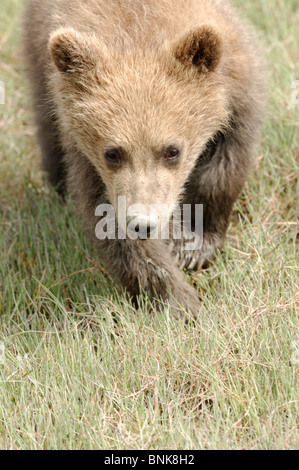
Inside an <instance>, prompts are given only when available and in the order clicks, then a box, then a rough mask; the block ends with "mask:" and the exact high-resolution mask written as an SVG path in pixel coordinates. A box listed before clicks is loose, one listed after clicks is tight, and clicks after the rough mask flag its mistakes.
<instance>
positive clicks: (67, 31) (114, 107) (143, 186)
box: [49, 25, 229, 227]
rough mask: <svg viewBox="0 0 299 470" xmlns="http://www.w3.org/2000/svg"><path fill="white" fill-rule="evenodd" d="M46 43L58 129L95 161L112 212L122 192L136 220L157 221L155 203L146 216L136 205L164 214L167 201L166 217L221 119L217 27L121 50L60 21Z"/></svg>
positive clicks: (224, 109)
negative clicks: (151, 215)
mask: <svg viewBox="0 0 299 470" xmlns="http://www.w3.org/2000/svg"><path fill="white" fill-rule="evenodd" d="M49 50H50V55H51V59H52V61H53V62H54V64H55V66H56V69H55V73H54V75H53V86H54V87H55V88H56V91H57V93H55V99H57V102H56V105H57V106H58V107H59V113H58V114H59V117H60V125H61V126H63V129H64V134H65V135H67V136H68V137H67V138H68V139H69V141H70V142H72V144H73V145H76V147H77V148H78V149H79V150H80V152H81V153H83V154H84V155H85V156H86V158H88V159H89V160H90V162H91V163H92V165H93V166H94V167H95V168H96V170H97V172H98V173H99V175H100V177H101V179H102V180H103V182H104V184H105V185H106V188H107V195H108V198H109V200H110V203H111V204H112V205H113V206H114V208H115V210H116V212H117V210H118V201H119V199H118V198H119V197H120V196H125V197H126V203H127V207H128V206H133V207H135V208H136V210H135V212H136V213H134V214H133V215H134V216H135V217H137V218H138V217H139V215H140V223H146V224H149V223H151V224H152V225H151V226H152V227H153V226H155V225H157V226H159V223H160V222H161V220H162V217H161V213H160V212H159V210H158V213H157V217H156V220H152V219H151V220H149V219H147V218H145V217H144V214H141V212H140V213H139V211H138V205H142V206H143V207H145V208H146V209H148V214H149V213H150V210H149V208H150V206H151V205H157V206H158V207H163V211H164V213H163V217H164V219H163V220H165V207H166V208H167V209H166V212H167V217H169V216H170V214H171V211H172V207H173V205H175V204H177V203H179V202H180V200H181V197H182V195H183V192H184V186H185V184H186V182H187V180H188V178H189V176H190V173H191V172H192V170H193V169H194V167H195V165H196V162H197V160H198V158H199V156H200V155H201V154H202V153H203V151H204V150H205V147H206V145H207V143H208V142H209V141H210V140H211V139H212V138H213V137H214V136H215V135H216V134H217V133H218V132H219V131H220V130H222V129H223V128H224V127H225V126H227V123H228V119H229V112H228V108H229V106H228V96H227V92H226V87H225V85H224V83H223V79H222V74H221V70H220V67H219V64H220V62H221V58H222V55H223V53H222V51H223V43H222V38H221V34H220V33H219V31H217V30H216V29H215V28H214V26H212V25H202V26H200V27H198V28H197V29H196V30H193V31H191V32H188V33H186V34H185V35H183V36H182V37H181V38H179V39H177V40H176V41H174V42H169V43H167V44H163V45H162V46H161V48H160V49H159V48H157V47H152V48H150V47H149V48H148V49H147V50H141V49H140V48H138V47H137V46H134V44H132V46H130V47H129V48H127V50H126V48H125V47H117V46H116V45H114V44H111V47H108V46H107V45H105V46H104V45H103V44H100V43H99V40H98V39H97V38H96V37H95V36H91V35H87V34H85V33H79V32H77V31H75V30H74V29H71V28H63V29H60V30H58V31H55V32H54V33H53V34H52V35H51V37H50V40H49ZM135 205H136V206H135ZM133 212H134V211H133ZM131 215H132V212H131ZM141 215H142V217H141Z"/></svg>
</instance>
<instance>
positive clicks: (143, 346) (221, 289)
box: [0, 0, 299, 450]
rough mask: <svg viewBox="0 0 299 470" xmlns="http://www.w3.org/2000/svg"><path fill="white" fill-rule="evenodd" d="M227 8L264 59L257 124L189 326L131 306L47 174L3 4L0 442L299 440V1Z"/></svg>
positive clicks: (254, 0) (290, 445)
mask: <svg viewBox="0 0 299 470" xmlns="http://www.w3.org/2000/svg"><path fill="white" fill-rule="evenodd" d="M234 3H235V4H236V5H237V6H238V7H239V9H240V12H241V14H242V16H244V17H247V18H248V19H249V20H250V22H251V23H252V24H253V26H254V28H255V30H256V33H257V35H258V37H259V40H260V43H261V46H262V48H263V49H264V50H265V52H266V56H267V59H268V64H269V83H268V89H269V105H268V111H267V119H266V122H265V126H264V130H263V135H262V143H261V147H260V149H259V154H258V158H257V165H256V169H255V171H254V173H253V174H252V177H251V178H250V181H249V182H248V184H247V186H246V188H245V190H244V191H243V193H242V196H241V197H240V199H239V201H238V202H237V204H236V206H235V212H234V217H233V220H232V224H231V227H230V230H229V237H228V239H227V241H226V244H225V247H224V251H223V253H222V255H219V256H218V258H217V260H216V262H215V264H214V265H213V266H212V267H211V268H210V269H209V270H207V271H205V272H202V273H200V274H198V275H197V276H196V282H197V284H198V287H199V288H200V289H201V292H202V295H203V303H202V304H203V305H202V312H201V315H200V317H199V319H198V321H197V323H196V324H195V325H185V324H184V323H182V322H179V321H177V320H174V319H172V318H171V317H169V315H164V316H163V315H156V316H149V315H148V314H147V312H146V305H145V306H144V309H143V311H142V310H139V311H135V310H134V308H133V307H132V306H131V305H130V303H128V301H127V300H126V298H125V296H124V294H123V293H122V292H120V291H119V290H117V288H116V286H115V284H114V283H113V281H112V280H111V279H110V278H109V276H108V275H107V274H106V273H105V271H104V270H103V268H102V267H101V265H100V264H99V260H98V258H97V255H96V253H95V252H94V249H93V247H92V246H91V244H90V242H89V241H88V239H87V238H86V236H85V234H84V232H83V230H82V228H81V226H80V221H79V220H78V218H77V217H76V214H75V209H74V207H73V206H72V204H71V202H67V203H66V204H64V205H63V204H61V203H60V201H59V199H58V197H57V196H56V194H55V192H54V191H53V190H52V189H51V188H50V187H49V185H48V183H47V182H46V180H45V177H44V175H43V174H42V172H41V170H40V165H39V160H40V152H39V149H38V147H37V145H36V142H35V138H34V133H35V129H34V126H33V119H32V113H31V108H30V95H29V93H28V89H29V88H28V84H27V83H26V80H25V79H24V74H23V71H22V65H21V63H22V61H21V52H20V26H19V20H20V17H21V12H22V8H23V5H24V2H23V1H22V0H2V2H1V5H2V6H1V11H0V19H1V21H0V80H1V81H3V82H4V84H5V88H6V100H5V104H4V105H0V221H1V224H0V362H2V364H0V448H3V449H190V450H191V449H295V448H298V443H299V433H298V411H299V406H298V403H299V393H298V389H299V385H298V367H299V331H298V309H299V286H298V284H299V276H298V271H299V262H298V261H299V259H298V258H299V256H298V239H299V230H298V228H299V222H298V221H299V217H298V200H297V198H298V189H299V183H298V181H299V180H298V173H299V170H298V152H299V128H298V123H299V120H298V116H299V104H297V105H296V101H297V102H298V98H299V93H297V95H296V91H295V89H292V88H291V84H292V82H294V81H295V80H299V47H298V25H299V8H298V0H286V1H282V0H251V1H250V2H244V1H241V0H238V1H235V2H234ZM298 87H299V82H298ZM296 96H297V100H296ZM296 348H297V350H296Z"/></svg>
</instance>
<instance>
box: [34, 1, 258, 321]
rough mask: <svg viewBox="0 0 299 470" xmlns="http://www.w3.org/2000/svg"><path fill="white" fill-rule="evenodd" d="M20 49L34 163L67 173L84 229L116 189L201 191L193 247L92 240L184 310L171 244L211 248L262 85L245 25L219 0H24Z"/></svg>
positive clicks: (222, 225)
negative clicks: (27, 80)
mask: <svg viewBox="0 0 299 470" xmlns="http://www.w3.org/2000/svg"><path fill="white" fill-rule="evenodd" d="M25 54H26V57H27V63H28V66H29V67H28V68H29V76H30V77H31V80H32V82H33V87H34V94H35V100H36V106H37V110H38V113H39V118H38V120H39V137H40V141H41V145H42V148H43V153H44V166H45V168H46V169H47V171H48V173H49V177H50V180H51V181H52V183H53V184H54V185H56V186H57V185H58V189H59V190H60V191H63V190H64V182H65V181H67V186H68V190H69V192H70V194H71V195H72V196H73V198H74V199H75V200H76V204H77V207H78V209H79V210H80V211H81V214H82V217H83V219H84V220H85V223H86V224H87V226H88V227H89V229H90V231H91V234H93V233H94V226H95V222H96V220H95V217H94V211H95V208H96V206H97V205H98V204H99V203H101V202H102V203H107V202H109V203H111V204H112V205H113V206H114V207H115V209H116V211H117V208H118V197H119V196H126V198H127V205H128V206H130V205H133V204H143V205H144V206H145V207H146V208H148V207H149V206H150V205H152V204H154V205H156V204H163V205H167V206H169V208H170V207H171V206H172V205H173V204H176V203H188V204H191V205H194V204H203V205H204V239H203V247H202V249H201V250H199V251H198V252H197V253H195V254H194V253H192V254H190V253H186V252H185V251H184V249H183V248H184V247H183V244H184V241H182V242H181V243H180V244H179V246H178V244H177V243H176V244H175V246H173V245H171V247H168V245H167V244H166V243H164V242H162V241H161V240H156V241H152V240H145V241H139V240H136V241H134V242H133V241H123V240H115V241H113V242H112V241H111V242H110V241H109V242H110V243H109V244H108V242H107V241H105V242H103V241H97V242H96V243H97V245H98V248H99V253H100V256H101V257H102V258H103V259H104V261H106V263H107V266H109V268H110V270H111V272H112V274H114V275H115V277H116V278H117V279H118V280H119V282H121V284H122V285H123V286H124V287H126V288H127V289H128V291H129V293H130V294H131V295H132V296H133V297H135V296H137V295H138V293H139V292H140V290H139V289H140V286H141V288H142V289H144V290H147V291H149V293H150V294H151V296H152V298H153V299H158V298H162V299H164V300H167V301H168V302H169V303H170V304H171V305H172V307H173V308H175V307H176V308H179V309H180V310H182V309H187V311H189V312H190V313H192V314H196V313H197V312H198V311H199V302H198V299H197V296H196V293H195V290H193V289H192V288H191V287H190V286H188V285H187V284H185V283H184V281H183V279H182V277H181V275H180V273H179V271H178V269H177V268H176V266H175V259H174V257H175V258H176V259H177V258H178V256H179V261H178V260H177V261H178V262H179V264H180V266H181V267H186V268H188V267H192V268H200V267H201V266H203V265H204V264H205V263H206V262H207V260H208V259H211V258H212V257H213V253H214V250H215V249H219V248H220V247H221V245H222V242H223V239H224V236H225V232H226V229H227V226H228V221H229V216H230V213H231V209H232V205H233V202H234V201H235V199H236V197H237V196H238V194H239V192H240V190H241V189H242V186H243V184H244V181H245V179H246V177H247V175H248V172H249V170H250V168H251V166H252V161H253V155H254V148H255V144H256V140H257V138H258V133H259V129H260V124H261V116H262V107H263V101H264V97H263V96H264V92H263V90H264V85H263V76H262V73H261V70H262V65H261V61H260V58H259V53H258V52H257V48H256V46H255V44H254V42H253V40H252V38H251V36H250V35H249V34H248V33H246V27H245V26H244V25H243V24H242V23H241V21H240V20H239V19H238V17H237V16H236V15H235V12H234V11H233V10H232V9H231V7H230V6H229V4H228V2H227V1H224V0H223V1H216V0H215V1H214V0H202V1H198V0H184V1H183V0H173V1H171V0H159V1H158V0H134V1H133V0H127V1H126V2H119V1H117V0H111V1H110V2H106V1H104V0H86V1H84V2H83V1H82V0H72V1H70V0H64V1H62V0H54V1H53V2H52V3H51V6H49V3H48V2H46V1H45V0H42V1H37V0H31V2H30V3H29V7H28V15H27V19H26V23H25ZM41 105H42V106H41ZM169 148H175V149H178V151H179V156H178V158H177V159H175V161H168V160H166V158H165V155H166V154H167V151H168V149H169ZM115 149H116V150H117V155H118V156H119V158H117V163H115V162H114V163H113V162H111V160H107V152H108V153H109V151H111V150H112V151H115ZM160 215H161V214H160ZM170 215H171V214H170V212H169V213H168V216H170ZM171 250H172V251H171ZM173 256H174V257H173ZM179 306H180V307H179Z"/></svg>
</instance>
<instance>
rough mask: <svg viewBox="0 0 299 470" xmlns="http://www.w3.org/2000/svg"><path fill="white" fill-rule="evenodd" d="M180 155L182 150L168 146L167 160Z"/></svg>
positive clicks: (165, 152) (165, 155) (165, 156)
mask: <svg viewBox="0 0 299 470" xmlns="http://www.w3.org/2000/svg"><path fill="white" fill-rule="evenodd" d="M179 155H180V151H179V149H177V148H176V147H168V148H167V149H166V150H165V151H164V158H165V160H167V161H170V160H175V159H176V158H178V157H179Z"/></svg>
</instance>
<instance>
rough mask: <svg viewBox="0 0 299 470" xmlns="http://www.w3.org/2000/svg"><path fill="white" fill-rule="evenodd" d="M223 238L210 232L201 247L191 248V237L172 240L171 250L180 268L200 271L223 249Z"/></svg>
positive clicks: (205, 236)
mask: <svg viewBox="0 0 299 470" xmlns="http://www.w3.org/2000/svg"><path fill="white" fill-rule="evenodd" d="M222 243H223V240H222V238H220V237H219V235H218V234H215V233H212V234H211V233H209V234H205V235H204V237H203V241H202V245H201V248H199V249H191V250H190V246H191V244H190V239H187V238H184V237H183V238H181V239H180V240H172V241H171V242H170V244H169V250H170V253H171V254H172V256H173V257H174V259H175V262H176V264H177V265H178V267H179V268H180V269H187V270H190V271H191V270H193V271H199V270H200V269H203V268H206V267H207V266H208V265H209V263H210V262H211V261H213V259H214V258H215V254H216V252H217V250H220V249H221V246H222Z"/></svg>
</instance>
